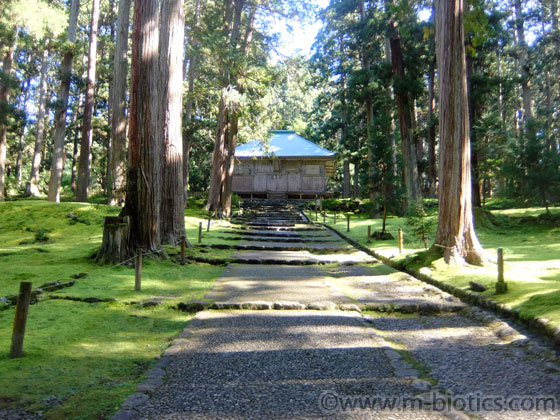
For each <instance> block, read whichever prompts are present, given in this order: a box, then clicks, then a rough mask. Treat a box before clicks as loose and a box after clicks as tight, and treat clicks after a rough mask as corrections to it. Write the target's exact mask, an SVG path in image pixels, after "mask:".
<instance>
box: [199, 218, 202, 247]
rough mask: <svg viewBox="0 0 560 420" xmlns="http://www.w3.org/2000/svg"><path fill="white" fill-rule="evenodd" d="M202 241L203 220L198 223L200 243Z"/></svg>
mask: <svg viewBox="0 0 560 420" xmlns="http://www.w3.org/2000/svg"><path fill="white" fill-rule="evenodd" d="M201 242H202V222H200V223H199V224H198V243H201Z"/></svg>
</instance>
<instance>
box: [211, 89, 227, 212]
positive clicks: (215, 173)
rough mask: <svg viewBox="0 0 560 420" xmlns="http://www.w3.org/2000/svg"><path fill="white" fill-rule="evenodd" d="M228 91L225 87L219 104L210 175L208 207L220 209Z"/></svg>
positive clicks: (223, 174) (213, 209) (223, 177)
mask: <svg viewBox="0 0 560 420" xmlns="http://www.w3.org/2000/svg"><path fill="white" fill-rule="evenodd" d="M226 95H227V91H226V90H225V89H224V91H223V92H222V97H221V98H220V103H219V104H218V124H217V129H216V143H215V144H214V152H213V153H212V172H211V176H210V189H209V190H208V202H207V203H206V209H207V210H210V211H215V210H218V208H219V207H220V203H221V196H222V185H223V181H224V179H225V173H224V162H225V160H226V142H227V135H228V125H229V124H228V115H229V112H228V109H227V105H226Z"/></svg>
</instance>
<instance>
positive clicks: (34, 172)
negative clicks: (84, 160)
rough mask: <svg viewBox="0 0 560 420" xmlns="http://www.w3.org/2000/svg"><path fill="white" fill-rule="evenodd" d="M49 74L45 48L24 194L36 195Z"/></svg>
mask: <svg viewBox="0 0 560 420" xmlns="http://www.w3.org/2000/svg"><path fill="white" fill-rule="evenodd" d="M48 74H49V50H48V48H45V49H44V51H43V57H42V58H41V81H40V83H39V109H38V111H37V126H36V129H35V130H36V131H35V147H34V148H33V159H32V162H31V174H30V176H29V181H28V182H27V185H26V186H25V195H26V196H28V197H29V196H33V197H38V196H39V195H40V192H39V170H40V169H41V148H42V145H43V137H44V134H45V113H46V108H47V76H48Z"/></svg>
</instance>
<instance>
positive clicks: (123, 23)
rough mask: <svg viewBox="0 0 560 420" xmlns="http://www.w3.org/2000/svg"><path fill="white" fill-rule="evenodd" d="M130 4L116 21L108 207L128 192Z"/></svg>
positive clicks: (122, 4) (126, 0)
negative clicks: (127, 128) (127, 143)
mask: <svg viewBox="0 0 560 420" xmlns="http://www.w3.org/2000/svg"><path fill="white" fill-rule="evenodd" d="M130 4H131V0H120V1H119V11H118V17H117V25H118V26H117V40H116V44H115V58H114V63H115V64H114V65H115V68H114V73H113V103H112V114H113V118H112V120H111V151H110V154H109V155H110V161H109V179H108V187H109V191H108V192H109V194H108V195H109V204H111V205H112V206H115V205H118V204H121V203H122V202H124V196H125V190H126V81H127V77H128V58H127V51H128V26H129V23H130Z"/></svg>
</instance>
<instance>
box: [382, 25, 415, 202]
mask: <svg viewBox="0 0 560 420" xmlns="http://www.w3.org/2000/svg"><path fill="white" fill-rule="evenodd" d="M390 29H391V37H390V44H391V60H392V65H393V74H394V75H395V77H396V78H397V79H398V80H403V79H404V77H405V72H404V60H403V52H402V48H401V41H400V35H399V34H398V32H397V29H396V23H395V22H391V23H390ZM395 96H396V100H397V112H398V116H399V126H400V131H401V141H402V153H403V161H404V165H405V170H404V181H405V184H406V191H407V200H406V206H410V205H412V204H413V203H415V202H417V201H419V200H421V199H422V193H421V191H420V179H419V176H418V162H417V155H416V140H415V136H414V128H413V119H412V117H413V109H412V104H411V103H410V98H409V96H410V95H409V94H408V92H406V91H403V88H402V87H400V86H395Z"/></svg>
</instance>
